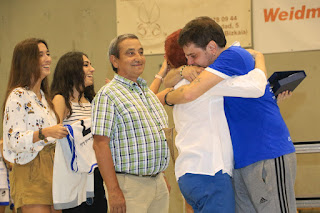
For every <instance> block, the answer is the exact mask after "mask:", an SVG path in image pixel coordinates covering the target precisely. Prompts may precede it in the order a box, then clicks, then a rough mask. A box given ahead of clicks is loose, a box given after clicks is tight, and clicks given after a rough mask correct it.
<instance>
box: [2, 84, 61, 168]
mask: <svg viewBox="0 0 320 213" xmlns="http://www.w3.org/2000/svg"><path fill="white" fill-rule="evenodd" d="M40 92H41V95H42V100H41V101H40V100H39V99H38V97H37V96H36V94H35V93H34V92H33V91H32V90H28V88H21V87H18V88H15V89H14V90H13V91H12V92H11V93H10V95H9V97H8V99H7V102H6V106H5V111H4V119H3V156H4V158H5V159H7V160H8V161H10V162H11V163H18V164H26V163H28V162H30V161H32V160H33V159H34V158H35V157H36V156H37V154H38V153H39V152H40V151H41V150H42V149H43V147H44V146H45V145H47V144H50V143H54V142H55V140H54V139H53V138H51V139H50V138H48V142H47V143H45V142H44V141H43V140H39V141H37V142H35V143H33V132H34V131H38V130H39V128H45V127H49V126H53V125H56V124H57V120H56V117H55V114H54V112H53V111H52V110H50V108H49V106H48V103H47V100H46V99H45V96H44V93H43V92H42V91H40Z"/></svg>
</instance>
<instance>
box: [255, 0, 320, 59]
mask: <svg viewBox="0 0 320 213" xmlns="http://www.w3.org/2000/svg"><path fill="white" fill-rule="evenodd" d="M319 32H320V0H306V1H292V0H268V1H260V0H253V44H254V48H255V49H257V50H259V51H261V52H263V53H275V52H289V51H305V50H317V49H320V39H319Z"/></svg>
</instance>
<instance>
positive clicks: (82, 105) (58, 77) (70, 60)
mask: <svg viewBox="0 0 320 213" xmlns="http://www.w3.org/2000/svg"><path fill="white" fill-rule="evenodd" d="M93 72H94V68H93V67H92V65H91V62H90V60H89V59H88V56H87V55H86V54H84V53H82V52H68V53H66V54H65V55H63V56H62V57H61V58H60V59H59V61H58V63H57V66H56V69H55V72H54V77H53V81H52V84H51V94H52V97H53V100H52V102H53V105H54V108H55V110H56V112H57V114H58V116H59V118H60V121H63V124H72V123H74V122H75V121H77V120H79V119H83V118H85V117H90V116H91V101H92V99H93V97H94V95H95V92H94V87H93ZM94 188H95V189H94V191H95V197H94V202H93V204H92V202H90V200H87V202H84V203H82V204H81V205H80V206H77V207H75V208H71V209H66V210H63V212H68V213H70V212H107V201H106V199H105V193H104V188H103V181H102V177H101V175H100V172H99V170H98V168H96V169H95V172H94Z"/></svg>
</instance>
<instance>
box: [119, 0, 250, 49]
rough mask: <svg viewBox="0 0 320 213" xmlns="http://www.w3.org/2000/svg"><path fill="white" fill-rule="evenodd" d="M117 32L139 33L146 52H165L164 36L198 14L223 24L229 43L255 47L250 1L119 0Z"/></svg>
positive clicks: (181, 26)
mask: <svg viewBox="0 0 320 213" xmlns="http://www.w3.org/2000/svg"><path fill="white" fill-rule="evenodd" d="M116 4H117V5H116V6H117V34H118V35H120V34H124V33H134V34H136V35H137V36H138V37H139V39H140V41H141V43H142V45H143V46H144V49H145V54H163V53H164V41H165V38H166V37H167V36H168V35H170V34H171V33H172V32H174V31H176V30H178V29H179V28H183V27H184V25H185V24H186V23H187V22H189V21H190V20H192V19H194V18H196V17H198V16H209V17H211V18H213V19H214V20H216V22H217V23H218V24H220V25H221V26H222V28H223V29H224V32H225V34H226V38H227V42H228V45H231V44H232V43H233V42H234V41H240V43H241V45H242V46H244V47H249V46H252V39H251V2H250V0H242V1H238V0H229V1H225V0H212V1H208V0H174V1H172V0H117V1H116Z"/></svg>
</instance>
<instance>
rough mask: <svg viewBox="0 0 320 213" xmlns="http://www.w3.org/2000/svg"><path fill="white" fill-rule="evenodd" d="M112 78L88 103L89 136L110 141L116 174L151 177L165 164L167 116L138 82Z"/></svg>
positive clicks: (166, 156)
mask: <svg viewBox="0 0 320 213" xmlns="http://www.w3.org/2000/svg"><path fill="white" fill-rule="evenodd" d="M137 82H138V84H137V83H135V82H133V81H131V80H128V79H126V78H124V77H122V76H120V75H117V74H115V77H114V78H113V80H112V81H111V82H109V83H108V84H107V85H105V86H104V87H102V88H101V89H100V91H99V92H98V93H97V95H96V97H95V98H94V100H93V102H92V134H93V135H101V136H107V137H109V138H110V144H109V146H110V150H111V154H112V158H113V162H114V165H115V170H116V172H125V173H129V174H136V175H152V174H157V173H159V172H162V171H164V170H165V169H166V168H167V166H168V164H169V158H170V156H169V149H168V146H167V142H166V138H165V134H164V131H163V128H166V127H168V116H167V114H166V112H165V110H164V108H163V106H162V105H161V103H160V101H159V100H158V98H157V96H156V95H155V94H154V93H153V92H152V91H151V90H150V89H149V88H148V87H147V84H146V82H145V81H144V80H143V79H142V78H138V81H137Z"/></svg>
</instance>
